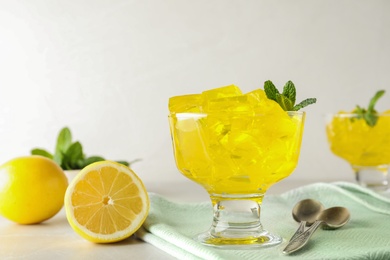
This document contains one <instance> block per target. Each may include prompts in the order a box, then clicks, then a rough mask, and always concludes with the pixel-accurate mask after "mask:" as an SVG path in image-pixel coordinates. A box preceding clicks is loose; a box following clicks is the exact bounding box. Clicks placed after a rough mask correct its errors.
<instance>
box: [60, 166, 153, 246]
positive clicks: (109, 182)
mask: <svg viewBox="0 0 390 260" xmlns="http://www.w3.org/2000/svg"><path fill="white" fill-rule="evenodd" d="M64 204H65V210H66V217H67V219H68V222H69V224H70V225H71V227H72V228H73V229H74V230H75V231H76V233H78V234H79V235H80V236H82V237H83V238H85V239H87V240H89V241H91V242H95V243H112V242H117V241H121V240H123V239H126V238H128V237H130V236H131V235H132V234H134V232H135V231H137V230H138V229H139V228H140V227H141V225H142V223H143V222H144V221H145V219H146V217H147V215H148V212H149V197H148V194H147V191H146V189H145V186H144V184H143V183H142V181H141V179H140V178H139V177H138V176H137V175H136V174H135V173H134V172H133V171H132V170H131V169H130V168H129V167H127V166H125V165H122V164H119V163H116V162H112V161H101V162H96V163H93V164H90V165H88V166H87V167H85V168H84V169H82V170H81V171H80V173H79V174H78V175H77V176H76V177H75V178H74V179H73V181H72V182H71V183H70V184H69V187H68V189H67V191H66V194H65V201H64Z"/></svg>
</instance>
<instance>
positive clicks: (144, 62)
mask: <svg viewBox="0 0 390 260" xmlns="http://www.w3.org/2000/svg"><path fill="white" fill-rule="evenodd" d="M389 14H390V1H386V0H383V1H363V0H350V1H349V0H339V1H336V0H334V1H332V0H329V1H313V0H295V1H292V0H285V1H280V0H279V1H278V0H272V1H271V0H270V1H261V0H256V1H250V0H245V1H239V0H237V1H231V0H230V1H229V0H224V1H215V0H196V1H195V0H194V1H186V0H154V1H152V0H143V1H141V0H139V1H130V0H116V1H109V0H105V1H102V0H88V1H87V0H84V1H79V0H66V1H59V0H54V1H49V0H47V1H42V0H35V1H27V0H26V1H11V0H9V1H5V0H0V162H1V163H3V162H6V161H8V160H10V159H12V158H14V157H17V156H23V155H28V154H29V153H30V150H31V149H32V148H34V147H42V148H45V149H48V150H50V151H53V149H54V145H55V139H56V137H57V134H58V131H59V130H60V129H61V128H62V127H64V126H69V127H70V129H71V130H72V133H73V136H74V137H75V139H76V140H79V141H81V143H82V144H83V146H84V151H85V153H86V154H87V155H102V156H104V157H106V158H108V159H124V160H129V161H130V160H133V159H136V158H140V159H142V161H141V162H138V163H136V164H134V165H133V169H134V170H135V171H136V173H137V174H138V175H139V176H140V177H141V179H143V180H145V181H149V180H151V181H161V182H163V181H170V180H184V177H183V176H181V175H180V174H179V172H178V171H177V169H176V167H175V163H174V159H173V154H172V147H171V141H170V135H169V127H168V120H167V114H168V109H167V104H168V98H169V97H170V96H174V95H182V94H189V93H197V92H201V91H202V90H205V89H211V88H216V87H220V86H224V85H229V84H236V85H238V86H239V87H241V89H242V90H243V91H244V92H247V91H251V90H253V89H256V88H262V87H263V83H264V81H266V80H269V79H270V80H272V81H273V82H274V83H275V84H276V85H277V86H279V87H282V86H283V85H284V83H285V82H286V81H288V80H292V81H293V82H294V83H295V85H296V86H297V88H298V97H297V99H298V101H300V100H302V99H304V98H307V97H317V99H318V103H317V104H316V105H312V106H310V107H307V108H306V109H305V111H307V121H306V128H305V133H304V140H303V145H302V150H301V157H300V161H299V166H298V168H297V169H296V171H295V172H294V174H293V175H292V176H291V177H289V179H290V178H291V179H295V180H300V179H305V180H307V179H312V180H325V181H326V180H338V179H349V178H350V179H352V173H351V170H350V168H349V166H348V165H347V163H346V162H344V161H343V160H342V159H339V158H337V157H335V156H334V155H332V154H331V152H330V151H329V148H328V145H327V140H326V136H325V129H324V124H325V118H324V115H325V114H326V113H329V112H337V111H338V110H341V109H344V110H352V109H353V108H354V107H355V105H356V104H360V105H362V106H366V105H367V104H368V101H369V99H370V98H371V97H372V96H373V95H374V93H375V92H376V91H377V90H379V89H385V90H387V94H386V95H385V96H384V97H383V98H382V99H381V100H380V101H379V103H378V107H377V108H378V110H384V109H389V108H390V104H389V101H390V15H389Z"/></svg>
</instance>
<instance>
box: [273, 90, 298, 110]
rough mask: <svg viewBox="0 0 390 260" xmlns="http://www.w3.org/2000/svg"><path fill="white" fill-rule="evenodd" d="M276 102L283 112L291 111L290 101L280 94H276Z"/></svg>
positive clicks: (291, 104)
mask: <svg viewBox="0 0 390 260" xmlns="http://www.w3.org/2000/svg"><path fill="white" fill-rule="evenodd" d="M276 102H278V103H279V105H280V106H281V107H282V108H283V110H284V111H291V109H292V108H293V106H294V105H293V103H292V102H291V100H290V99H288V98H287V97H285V96H284V95H281V94H276Z"/></svg>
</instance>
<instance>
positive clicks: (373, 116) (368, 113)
mask: <svg viewBox="0 0 390 260" xmlns="http://www.w3.org/2000/svg"><path fill="white" fill-rule="evenodd" d="M384 94H385V91H384V90H379V91H377V92H376V93H375V95H374V96H373V97H372V98H371V100H370V103H369V104H368V108H367V109H364V108H361V107H360V106H356V108H355V110H354V113H356V114H357V118H358V119H364V121H366V123H367V125H369V126H371V127H373V126H375V125H376V123H377V121H378V119H379V116H378V113H377V112H376V110H375V108H374V107H375V105H376V102H378V99H379V98H380V97H382V96H383V95H384Z"/></svg>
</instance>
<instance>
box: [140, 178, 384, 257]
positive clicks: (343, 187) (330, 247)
mask: <svg viewBox="0 0 390 260" xmlns="http://www.w3.org/2000/svg"><path fill="white" fill-rule="evenodd" d="M307 198H312V199H317V200H319V201H321V202H322V203H323V204H324V206H325V207H326V208H328V207H333V206H344V207H347V208H348V209H349V210H350V213H351V219H350V221H349V222H348V223H347V224H346V225H345V226H344V227H342V228H340V229H337V230H318V231H317V232H316V233H315V234H314V235H313V236H312V238H311V239H310V241H309V243H308V244H307V245H306V246H305V247H304V248H302V249H301V250H299V251H297V252H295V253H293V254H290V255H284V254H283V253H282V250H283V248H284V247H285V246H286V244H287V241H288V240H289V239H290V238H291V236H292V235H293V233H294V232H295V230H296V229H297V227H298V224H297V223H296V222H295V221H294V220H293V218H292V216H291V210H292V208H293V206H294V205H295V203H297V202H298V201H300V200H302V199H307ZM150 201H151V206H150V212H149V216H148V217H147V219H146V221H145V223H144V225H143V227H142V228H141V229H139V230H138V232H137V236H138V237H139V238H141V239H142V240H144V241H146V242H148V243H150V244H152V245H154V246H156V247H158V248H160V249H161V250H163V251H165V252H167V253H168V254H171V255H172V256H174V257H176V258H178V259H213V260H214V259H246V260H254V259H288V258H294V259H296V258H297V259H390V198H386V197H385V196H382V195H380V194H378V193H375V192H373V191H371V190H368V189H366V188H363V187H360V186H358V185H356V184H353V183H345V182H336V183H315V184H310V185H307V186H303V187H300V188H297V189H294V190H291V191H288V192H286V193H283V194H281V195H266V196H265V198H264V201H263V208H262V212H261V222H262V224H263V226H264V228H265V229H267V230H269V231H271V232H273V233H276V234H279V235H280V236H282V237H283V238H284V241H283V242H282V243H281V244H280V245H278V246H273V247H266V248H260V249H250V250H235V249H234V250H233V249H232V250H230V249H229V250H224V249H218V248H213V247H208V246H204V245H201V244H200V243H198V242H196V241H194V240H193V239H192V238H193V237H194V236H195V235H196V234H198V233H201V232H203V231H206V230H207V229H208V228H209V227H210V225H211V221H212V206H211V203H210V202H202V203H175V202H171V201H169V200H166V199H164V198H163V197H161V196H159V195H157V194H153V193H150Z"/></svg>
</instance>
